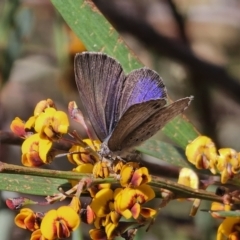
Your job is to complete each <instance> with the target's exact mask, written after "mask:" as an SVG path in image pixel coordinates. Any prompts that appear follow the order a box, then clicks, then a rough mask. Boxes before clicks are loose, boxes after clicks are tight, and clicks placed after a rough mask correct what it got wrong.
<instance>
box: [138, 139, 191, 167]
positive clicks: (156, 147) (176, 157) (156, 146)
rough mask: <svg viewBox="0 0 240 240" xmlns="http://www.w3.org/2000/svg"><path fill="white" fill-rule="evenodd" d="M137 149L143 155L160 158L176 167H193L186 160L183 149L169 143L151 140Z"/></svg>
mask: <svg viewBox="0 0 240 240" xmlns="http://www.w3.org/2000/svg"><path fill="white" fill-rule="evenodd" d="M136 149H137V150H138V151H139V152H141V153H144V154H146V155H149V156H152V157H155V158H158V159H160V160H162V161H164V162H167V163H169V164H172V165H175V166H179V167H190V166H191V164H190V163H189V162H188V161H187V160H186V157H185V153H184V151H183V150H182V149H181V148H179V147H176V146H173V145H171V144H169V143H165V142H161V141H159V140H155V139H150V140H148V141H146V142H144V143H143V144H141V145H140V146H138V147H136Z"/></svg>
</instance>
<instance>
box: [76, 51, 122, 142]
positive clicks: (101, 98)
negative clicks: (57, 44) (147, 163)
mask: <svg viewBox="0 0 240 240" xmlns="http://www.w3.org/2000/svg"><path fill="white" fill-rule="evenodd" d="M74 69H75V78H76V83H77V87H78V91H79V94H80V98H81V101H82V104H83V106H84V107H85V110H86V112H87V114H88V117H89V120H90V122H91V124H92V127H93V128H94V131H95V133H96V135H97V137H98V138H99V139H100V140H101V141H103V140H104V139H106V137H107V136H109V135H110V133H111V132H112V130H113V128H114V127H115V125H116V123H117V120H118V118H119V116H118V111H117V107H118V104H119V100H120V95H121V89H122V85H123V82H124V80H125V75H124V73H123V69H122V67H121V65H120V64H119V63H118V62H117V61H116V60H115V59H113V58H111V57H109V56H107V55H105V54H102V53H91V52H85V53H82V54H77V55H76V57H75V61H74Z"/></svg>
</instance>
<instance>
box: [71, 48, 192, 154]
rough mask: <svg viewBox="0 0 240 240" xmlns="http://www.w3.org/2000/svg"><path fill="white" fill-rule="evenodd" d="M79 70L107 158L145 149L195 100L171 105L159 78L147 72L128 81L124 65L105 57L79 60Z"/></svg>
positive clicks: (88, 56) (84, 101)
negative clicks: (154, 137) (145, 142)
mask: <svg viewBox="0 0 240 240" xmlns="http://www.w3.org/2000/svg"><path fill="white" fill-rule="evenodd" d="M74 69H75V79H76V84H77V87H78V91H79V94H80V98H81V101H82V104H83V106H84V107H85V110H86V112H87V115H88V118H89V120H90V122H91V125H92V127H93V129H94V131H95V133H96V135H97V137H98V138H99V140H100V141H101V142H102V145H101V151H100V152H101V154H102V155H103V156H107V155H108V154H109V153H115V152H117V153H121V152H122V151H124V150H127V149H131V148H133V147H135V146H137V145H139V144H141V143H142V142H143V141H145V140H147V139H148V138H150V137H151V136H153V135H154V134H155V133H157V131H158V130H159V129H161V128H162V127H163V126H164V125H165V124H166V123H167V122H168V121H170V120H171V119H173V118H174V117H176V116H177V115H179V114H180V113H182V112H183V111H184V110H185V109H186V108H187V107H188V106H189V104H190V102H191V100H192V99H193V97H192V96H191V97H186V98H182V99H179V100H177V101H175V102H173V103H171V104H169V105H166V104H167V91H166V87H165V85H164V83H163V80H162V79H161V77H160V76H159V75H158V74H157V72H155V71H153V70H151V69H149V68H147V67H143V68H140V69H136V70H134V71H132V72H130V73H129V74H128V75H126V74H125V73H124V71H123V68H122V66H121V64H120V63H119V62H117V61H116V60H115V59H114V58H112V57H110V56H108V55H106V54H103V53H95V52H84V53H81V54H77V55H76V56H75V60H74Z"/></svg>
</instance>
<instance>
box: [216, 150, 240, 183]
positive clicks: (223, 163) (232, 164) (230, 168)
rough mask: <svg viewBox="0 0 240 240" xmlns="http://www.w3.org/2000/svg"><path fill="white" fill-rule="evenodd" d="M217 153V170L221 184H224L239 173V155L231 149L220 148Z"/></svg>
mask: <svg viewBox="0 0 240 240" xmlns="http://www.w3.org/2000/svg"><path fill="white" fill-rule="evenodd" d="M218 152H219V157H218V164H217V169H218V170H219V172H220V173H221V182H222V183H226V182H227V181H228V180H229V179H231V178H233V177H234V175H235V174H237V173H238V172H239V168H240V161H239V160H240V159H239V153H237V152H236V151H235V150H234V149H231V148H221V149H219V150H218Z"/></svg>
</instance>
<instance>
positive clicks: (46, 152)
mask: <svg viewBox="0 0 240 240" xmlns="http://www.w3.org/2000/svg"><path fill="white" fill-rule="evenodd" d="M68 127H69V121H68V117H67V115H66V113H65V112H62V111H57V110H56V107H55V105H54V103H53V101H52V100H51V99H47V100H43V101H41V102H39V103H38V104H37V106H36V107H35V110H34V115H33V116H32V117H30V118H29V119H28V120H27V121H26V122H24V121H22V120H21V119H20V118H18V117H17V118H15V119H14V120H13V121H12V123H11V126H10V128H11V130H12V131H13V132H14V133H15V134H16V135H18V136H19V137H21V138H24V139H25V140H24V142H23V144H22V164H23V165H24V166H27V167H39V166H41V165H43V164H48V163H51V162H52V160H53V158H54V157H55V156H56V155H57V154H58V153H59V152H58V151H57V150H56V149H54V148H52V145H53V142H54V141H57V140H59V139H60V138H61V136H62V135H63V134H66V133H67V131H68Z"/></svg>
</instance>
